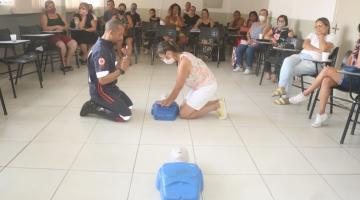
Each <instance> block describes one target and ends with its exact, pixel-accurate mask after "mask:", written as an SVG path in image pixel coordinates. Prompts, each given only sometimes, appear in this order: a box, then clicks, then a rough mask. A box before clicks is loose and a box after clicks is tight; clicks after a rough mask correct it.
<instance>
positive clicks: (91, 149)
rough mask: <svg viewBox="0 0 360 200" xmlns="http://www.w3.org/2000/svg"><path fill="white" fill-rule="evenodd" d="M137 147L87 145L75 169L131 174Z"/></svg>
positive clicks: (77, 160) (74, 166) (75, 164)
mask: <svg viewBox="0 0 360 200" xmlns="http://www.w3.org/2000/svg"><path fill="white" fill-rule="evenodd" d="M136 150H137V146H135V145H122V144H87V145H85V147H84V148H83V149H82V151H81V152H80V154H79V156H78V158H77V159H76V161H75V163H74V165H73V169H76V170H96V171H116V172H124V173H131V172H132V170H133V167H134V161H135V155H136Z"/></svg>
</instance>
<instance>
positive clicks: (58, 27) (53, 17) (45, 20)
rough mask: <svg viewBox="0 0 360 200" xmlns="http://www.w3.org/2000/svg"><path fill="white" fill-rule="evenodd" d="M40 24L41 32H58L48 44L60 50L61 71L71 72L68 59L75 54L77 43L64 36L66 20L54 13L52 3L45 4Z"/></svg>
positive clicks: (53, 4)
mask: <svg viewBox="0 0 360 200" xmlns="http://www.w3.org/2000/svg"><path fill="white" fill-rule="evenodd" d="M40 24H41V27H42V30H43V31H56V32H59V33H56V34H55V35H54V36H52V37H50V38H49V44H50V45H53V46H56V47H58V48H59V49H60V52H61V61H62V64H63V66H62V68H61V70H63V71H69V70H72V69H73V68H72V66H71V64H70V59H71V58H72V57H73V55H74V53H75V50H76V47H77V43H76V41H75V40H73V39H71V38H70V37H68V36H66V34H65V32H66V30H67V23H66V20H65V19H64V18H63V17H62V16H61V15H60V14H59V13H56V8H55V3H54V2H53V1H51V0H49V1H46V2H45V14H43V15H42V16H41V19H40Z"/></svg>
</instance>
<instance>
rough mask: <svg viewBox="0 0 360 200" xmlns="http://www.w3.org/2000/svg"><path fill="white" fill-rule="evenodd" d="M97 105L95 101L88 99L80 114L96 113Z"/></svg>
mask: <svg viewBox="0 0 360 200" xmlns="http://www.w3.org/2000/svg"><path fill="white" fill-rule="evenodd" d="M96 108H97V105H96V104H95V102H93V101H91V100H89V101H87V102H86V103H85V104H84V105H83V106H82V108H81V111H80V116H81V117H84V116H86V115H88V114H89V113H94V112H95V111H96Z"/></svg>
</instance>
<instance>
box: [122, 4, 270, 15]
mask: <svg viewBox="0 0 360 200" xmlns="http://www.w3.org/2000/svg"><path fill="white" fill-rule="evenodd" d="M187 1H189V0H115V3H116V5H118V4H119V3H120V2H123V3H125V4H126V5H127V6H130V4H131V3H133V2H135V3H137V4H138V7H139V8H155V9H157V10H159V11H160V10H163V11H166V10H167V9H168V8H169V6H170V5H171V4H173V3H174V2H176V3H177V4H179V5H180V6H181V8H183V7H184V5H185V3H186V2H187ZM203 1H206V0H191V1H190V2H192V4H193V5H195V6H196V8H197V10H201V9H202V8H203ZM268 5H269V0H223V6H222V8H218V9H209V10H210V12H218V13H232V12H233V11H235V10H240V12H242V13H243V14H247V13H248V12H249V11H252V10H256V11H259V10H260V9H261V8H267V7H268ZM159 14H161V17H164V16H165V15H166V13H159Z"/></svg>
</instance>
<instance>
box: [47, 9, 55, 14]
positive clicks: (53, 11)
mask: <svg viewBox="0 0 360 200" xmlns="http://www.w3.org/2000/svg"><path fill="white" fill-rule="evenodd" d="M47 11H48V13H50V14H54V13H55V12H56V8H50V9H48V10H47Z"/></svg>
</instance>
